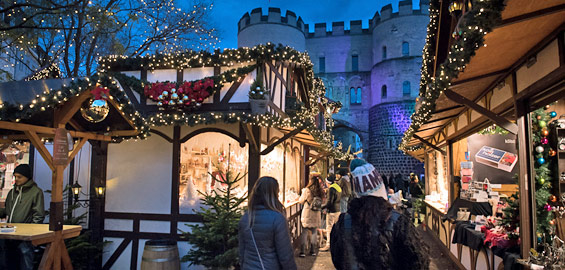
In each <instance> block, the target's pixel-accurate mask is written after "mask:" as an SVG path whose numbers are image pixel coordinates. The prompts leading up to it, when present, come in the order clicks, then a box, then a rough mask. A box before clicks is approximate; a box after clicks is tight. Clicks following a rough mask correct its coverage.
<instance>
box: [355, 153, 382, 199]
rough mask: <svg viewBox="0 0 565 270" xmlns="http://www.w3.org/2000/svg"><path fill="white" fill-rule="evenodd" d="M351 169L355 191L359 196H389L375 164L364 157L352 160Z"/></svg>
mask: <svg viewBox="0 0 565 270" xmlns="http://www.w3.org/2000/svg"><path fill="white" fill-rule="evenodd" d="M349 169H350V170H351V175H352V176H353V177H352V179H351V181H352V182H353V191H354V193H355V194H356V196H357V197H360V196H377V197H382V198H384V199H386V198H387V192H386V187H385V185H384V182H383V179H382V178H381V175H380V174H379V173H378V172H377V170H376V169H375V167H373V165H371V164H370V163H367V162H366V161H365V160H362V159H354V160H352V161H351V164H350V165H349Z"/></svg>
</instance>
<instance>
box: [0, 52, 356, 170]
mask: <svg viewBox="0 0 565 270" xmlns="http://www.w3.org/2000/svg"><path fill="white" fill-rule="evenodd" d="M273 61H281V62H285V61H286V62H287V64H288V65H289V66H290V65H292V66H293V67H295V68H301V69H302V71H303V72H304V75H305V80H304V83H305V88H306V93H307V95H308V98H307V100H306V101H303V100H302V102H306V103H305V104H303V105H302V106H299V108H298V109H297V110H296V113H294V114H293V115H291V116H289V117H281V116H277V115H273V114H269V113H267V114H251V113H247V112H228V113H220V112H201V113H198V112H186V111H174V112H170V111H162V112H158V113H156V114H154V115H151V116H148V117H147V118H144V117H143V116H142V115H141V114H140V113H139V112H138V111H137V110H136V109H135V108H134V106H133V104H132V103H131V101H130V100H129V98H128V97H127V95H126V93H125V91H124V90H123V89H122V88H121V87H120V86H119V85H118V82H119V84H120V85H124V84H127V85H128V86H129V87H130V88H131V89H132V90H133V91H136V92H138V93H143V88H144V84H145V83H146V82H142V81H141V80H139V79H136V78H134V77H130V76H126V75H124V74H120V73H117V72H118V71H121V70H139V69H148V70H153V69H157V68H159V69H164V68H173V69H176V70H181V69H185V68H194V67H216V66H228V67H230V66H235V65H243V66H242V67H239V68H232V69H229V70H227V71H225V72H223V73H221V74H219V75H217V76H213V77H212V78H214V83H215V86H214V88H221V87H222V86H223V84H225V83H227V82H230V81H234V80H235V79H236V78H238V77H240V76H241V75H243V74H247V73H249V72H250V71H251V70H253V69H255V68H257V67H258V65H257V64H256V63H266V62H273ZM99 67H100V72H99V73H98V74H99V75H95V76H91V77H86V78H84V79H72V82H71V83H70V85H68V86H67V85H64V86H63V87H62V88H61V89H49V90H47V91H45V92H44V93H42V94H41V95H37V96H36V97H35V98H34V99H33V100H32V101H31V102H30V103H29V104H8V103H3V104H0V120H3V121H5V120H13V121H16V122H20V121H21V120H22V119H28V118H30V117H31V116H32V115H33V114H35V113H37V112H38V111H45V110H46V109H48V108H54V107H56V106H58V105H59V104H62V103H63V102H65V101H67V100H68V99H69V98H71V97H73V96H77V95H79V94H80V93H81V92H83V91H84V90H91V89H93V88H94V87H96V86H101V87H105V88H107V89H109V92H110V98H111V99H114V100H115V101H116V103H117V104H118V105H119V108H118V109H119V111H120V113H122V114H123V115H124V116H125V117H127V118H129V119H130V120H131V121H132V122H133V123H134V124H135V128H136V130H138V131H139V135H138V136H125V137H124V136H121V137H113V141H114V142H119V141H122V140H138V139H145V138H147V136H149V129H150V127H151V126H162V125H188V126H194V125H200V124H203V125H207V124H214V123H235V122H238V121H239V122H242V123H245V124H251V125H257V126H261V127H275V128H288V129H296V128H304V129H305V130H307V131H308V132H309V133H310V134H311V135H312V137H313V138H314V139H315V140H316V142H317V143H318V144H319V145H320V147H319V148H320V150H321V151H322V152H326V153H330V154H331V156H333V157H334V158H336V159H341V160H347V159H351V158H352V155H351V154H349V153H344V152H342V151H341V149H342V147H341V144H339V145H338V146H337V147H334V145H333V139H334V138H333V135H332V134H331V129H332V127H333V120H332V112H333V111H334V110H335V109H339V107H340V104H339V103H331V102H329V101H328V99H326V98H324V96H325V86H324V83H323V81H322V80H321V79H320V78H316V77H315V76H314V72H313V69H312V62H311V61H310V58H309V56H308V55H307V54H305V53H300V52H298V51H296V50H294V49H292V48H290V47H283V46H275V45H274V44H266V45H258V46H256V47H253V48H240V49H234V50H224V51H223V52H221V53H220V52H217V53H215V54H212V53H209V52H194V51H189V52H184V53H179V54H170V53H167V54H159V55H150V56H144V57H134V58H127V57H121V56H120V57H118V56H108V57H104V58H102V59H100V64H99ZM149 68H151V69H149ZM319 105H322V106H319ZM320 107H321V108H325V109H322V110H321V109H320ZM319 115H323V116H324V120H325V124H326V125H325V128H324V129H318V128H317V126H316V118H317V117H318V116H319Z"/></svg>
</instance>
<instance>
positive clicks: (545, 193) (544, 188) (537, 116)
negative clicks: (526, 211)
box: [532, 109, 554, 242]
mask: <svg viewBox="0 0 565 270" xmlns="http://www.w3.org/2000/svg"><path fill="white" fill-rule="evenodd" d="M550 120H551V116H550V115H549V113H548V112H546V111H545V110H544V109H538V110H535V111H534V112H533V113H532V142H534V144H535V145H534V149H536V148H537V147H539V146H541V147H543V151H542V152H537V151H535V152H534V153H535V155H534V157H535V160H534V169H535V173H536V175H535V180H536V183H535V185H536V192H535V200H536V231H537V237H538V242H539V241H540V239H543V235H547V236H549V235H552V234H553V232H554V227H553V225H552V224H551V223H550V222H551V220H552V219H553V213H552V212H551V206H550V205H549V204H548V201H549V197H550V196H551V183H552V180H553V176H552V173H551V170H550V167H549V165H550V162H549V158H550V157H549V156H548V154H547V153H548V151H549V149H550V147H549V143H547V138H546V136H543V132H545V131H547V128H548V125H549V122H550ZM544 142H545V143H544ZM548 238H549V237H548Z"/></svg>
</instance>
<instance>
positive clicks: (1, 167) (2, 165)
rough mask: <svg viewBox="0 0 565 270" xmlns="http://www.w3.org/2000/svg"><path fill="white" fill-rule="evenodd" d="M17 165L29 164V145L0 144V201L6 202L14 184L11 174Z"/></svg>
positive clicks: (26, 143)
mask: <svg viewBox="0 0 565 270" xmlns="http://www.w3.org/2000/svg"><path fill="white" fill-rule="evenodd" d="M19 164H29V143H28V142H24V143H11V144H0V177H1V181H0V184H1V185H0V187H2V190H1V193H0V201H1V202H3V201H5V200H6V196H7V195H8V192H9V191H10V190H11V189H12V186H13V184H14V179H13V178H14V177H13V172H14V169H15V168H16V166H18V165H19Z"/></svg>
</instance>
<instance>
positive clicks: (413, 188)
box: [408, 173, 424, 198]
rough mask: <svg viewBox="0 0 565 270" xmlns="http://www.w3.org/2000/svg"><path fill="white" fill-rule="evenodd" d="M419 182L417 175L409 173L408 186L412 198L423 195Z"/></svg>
mask: <svg viewBox="0 0 565 270" xmlns="http://www.w3.org/2000/svg"><path fill="white" fill-rule="evenodd" d="M419 182H420V181H419V180H418V176H416V175H415V174H414V173H410V184H409V187H408V188H409V190H410V195H411V196H412V198H421V197H422V196H423V195H424V191H423V190H422V186H420V183H419Z"/></svg>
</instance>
